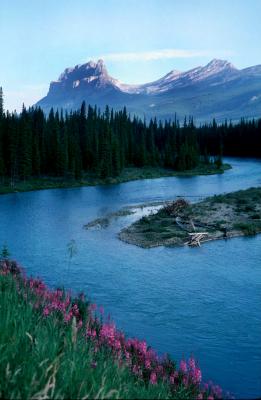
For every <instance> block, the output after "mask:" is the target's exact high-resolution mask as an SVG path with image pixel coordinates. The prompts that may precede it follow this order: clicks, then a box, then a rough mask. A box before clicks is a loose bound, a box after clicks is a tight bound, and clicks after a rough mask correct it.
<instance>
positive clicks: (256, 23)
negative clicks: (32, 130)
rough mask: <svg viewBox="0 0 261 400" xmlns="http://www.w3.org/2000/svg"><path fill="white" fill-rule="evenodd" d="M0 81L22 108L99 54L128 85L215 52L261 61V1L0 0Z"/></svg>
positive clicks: (242, 61)
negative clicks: (67, 71)
mask: <svg viewBox="0 0 261 400" xmlns="http://www.w3.org/2000/svg"><path fill="white" fill-rule="evenodd" d="M0 2H1V4H0V45H1V47H0V48H1V60H0V86H1V85H2V86H3V89H4V94H5V106H6V108H8V109H11V110H12V109H14V108H16V109H17V110H20V108H21V104H22V102H24V103H25V104H26V105H30V104H33V103H34V102H35V101H37V100H38V99H39V98H41V97H43V96H44V95H45V94H46V92H47V91H48V87H49V83H50V81H51V80H55V79H57V77H58V76H59V75H60V73H61V72H62V71H63V70H64V69H65V68H66V67H70V66H74V65H76V64H81V63H84V62H86V61H88V60H90V59H94V60H97V59H98V58H104V60H105V62H106V65H107V68H108V71H109V73H110V74H111V75H112V76H113V77H115V78H117V79H120V80H122V81H123V82H126V83H144V82H149V81H152V80H155V79H157V78H159V77H161V76H163V75H164V74H166V73H167V72H169V71H170V70H172V69H179V70H186V69H189V68H192V67H194V66H197V65H204V64H206V63H207V62H209V61H210V60H211V59H212V58H222V59H228V60H229V61H231V62H232V63H234V64H235V66H236V67H238V68H244V67H247V66H250V65H255V64H260V63H261V45H260V43H261V24H260V15H261V0H248V1H246V0H186V1H181V0H99V1H96V0H73V1H72V0H12V1H11V0H0Z"/></svg>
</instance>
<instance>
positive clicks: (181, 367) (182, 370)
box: [179, 360, 188, 373]
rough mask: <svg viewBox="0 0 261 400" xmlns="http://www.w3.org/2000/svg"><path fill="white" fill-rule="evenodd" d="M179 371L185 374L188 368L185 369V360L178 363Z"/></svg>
mask: <svg viewBox="0 0 261 400" xmlns="http://www.w3.org/2000/svg"><path fill="white" fill-rule="evenodd" d="M179 368H180V371H181V372H183V373H186V372H187V370H188V368H187V363H186V361H185V360H181V361H180V365H179Z"/></svg>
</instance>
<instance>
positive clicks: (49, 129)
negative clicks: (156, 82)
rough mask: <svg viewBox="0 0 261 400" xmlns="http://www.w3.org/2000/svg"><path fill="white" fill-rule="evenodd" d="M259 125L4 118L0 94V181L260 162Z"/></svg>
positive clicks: (94, 114)
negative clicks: (232, 159) (231, 160)
mask: <svg viewBox="0 0 261 400" xmlns="http://www.w3.org/2000/svg"><path fill="white" fill-rule="evenodd" d="M260 144H261V120H253V121H244V120H242V121H241V122H240V123H239V124H235V125H233V124H231V123H225V124H222V125H217V124H216V122H215V121H213V122H212V123H211V124H209V125H204V126H201V127H196V126H195V124H194V122H193V118H189V119H188V120H187V119H185V121H184V122H183V123H182V125H181V124H180V123H179V121H177V120H176V119H175V120H174V121H165V123H162V122H161V121H157V120H156V119H154V120H150V121H148V122H146V121H142V120H141V119H139V118H136V117H133V118H131V117H130V116H129V115H128V114H127V111H126V108H123V109H122V110H121V111H114V110H112V109H109V107H108V106H107V107H106V109H105V111H104V112H101V111H100V110H99V109H97V107H91V106H88V107H86V104H85V102H83V103H82V106H81V109H80V110H78V111H74V112H70V113H68V112H63V110H60V111H54V110H53V109H51V111H50V113H49V115H48V116H46V115H45V114H44V112H43V111H42V110H41V109H40V108H29V109H26V108H25V107H23V109H22V111H21V113H19V114H17V113H16V112H13V113H9V112H8V111H7V112H4V105H3V93H2V90H0V177H2V178H8V179H10V181H11V183H12V182H15V181H16V180H21V179H29V178H31V177H39V176H61V177H71V178H75V179H79V178H81V176H82V174H83V173H86V172H87V173H92V174H93V175H95V176H97V177H100V178H107V177H112V176H118V175H119V174H120V173H121V171H122V170H123V169H124V168H125V167H129V166H135V167H143V166H160V167H165V168H171V169H175V170H179V171H182V170H187V169H193V168H195V167H197V166H198V165H199V163H202V162H204V163H210V162H211V161H213V160H214V161H215V162H216V163H217V165H220V164H221V162H222V155H223V154H224V155H236V156H243V157H248V156H255V157H261V146H260Z"/></svg>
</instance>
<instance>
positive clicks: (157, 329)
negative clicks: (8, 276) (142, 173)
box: [0, 159, 261, 398]
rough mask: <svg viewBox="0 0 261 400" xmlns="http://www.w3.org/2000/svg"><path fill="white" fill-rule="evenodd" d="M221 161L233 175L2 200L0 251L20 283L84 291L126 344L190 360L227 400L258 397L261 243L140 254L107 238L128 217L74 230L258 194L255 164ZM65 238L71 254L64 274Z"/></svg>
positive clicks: (260, 173) (260, 169)
mask: <svg viewBox="0 0 261 400" xmlns="http://www.w3.org/2000/svg"><path fill="white" fill-rule="evenodd" d="M225 161H227V162H230V164H231V165H232V166H233V169H231V170H229V171H226V172H225V173H224V174H223V175H212V176H198V177H190V178H180V177H179V178H178V177H169V178H160V179H153V180H141V181H133V182H128V183H123V184H118V185H107V186H96V187H84V188H83V187H82V188H74V189H53V190H43V191H36V192H28V193H15V194H8V195H2V196H0V228H1V229H0V245H2V244H3V243H6V244H7V245H8V248H9V250H10V251H11V254H12V257H13V258H15V259H17V260H18V261H19V262H20V263H21V264H22V265H23V266H25V267H26V269H27V272H28V274H32V275H34V276H40V277H41V278H43V279H44V280H45V282H47V283H48V284H49V285H50V286H57V285H64V286H66V287H70V288H71V289H73V290H75V291H84V292H86V293H87V295H89V296H90V297H91V299H92V301H94V302H96V303H97V304H99V305H102V306H103V307H104V309H105V312H106V313H107V314H110V315H111V316H112V318H113V320H114V321H115V322H116V324H117V326H118V327H119V328H120V329H123V330H124V331H125V332H126V333H127V334H128V335H129V336H137V337H139V338H141V339H144V338H145V339H146V340H147V342H148V343H149V344H150V345H151V346H153V347H154V348H155V349H156V350H158V351H159V352H160V353H165V352H168V353H169V354H171V356H172V357H173V358H174V359H176V360H180V359H181V358H182V357H183V356H184V357H189V356H190V355H191V354H193V355H194V356H195V358H196V359H197V360H198V361H199V364H200V367H201V369H202V373H203V380H204V381H208V380H209V379H211V380H212V381H214V382H215V383H217V384H219V385H221V386H222V387H223V388H224V389H225V390H228V391H230V392H232V393H233V394H234V395H235V396H236V397H237V398H253V397H257V396H261V235H259V236H256V237H248V238H235V239H232V240H228V241H216V242H209V243H206V244H204V245H203V246H202V247H201V248H188V247H184V248H164V247H159V248H154V249H141V248H138V247H135V246H132V245H129V244H126V243H123V242H121V241H119V240H118V239H117V232H118V231H119V230H120V229H121V228H122V227H123V226H126V225H127V224H129V223H131V222H132V221H133V220H134V219H135V218H137V217H136V216H132V215H131V216H128V217H124V218H119V219H117V220H115V221H113V223H112V224H111V225H110V226H109V227H108V228H107V229H101V230H91V231H87V230H85V229H83V225H84V224H85V223H87V222H89V221H91V220H93V219H95V218H98V217H101V216H104V215H105V214H106V213H109V212H113V211H115V210H118V209H119V208H121V207H124V206H127V205H134V204H140V203H145V202H151V201H160V200H170V199H172V198H174V197H175V196H177V195H184V196H202V197H204V196H207V195H213V194H218V193H225V192H230V191H234V190H239V189H245V188H248V187H251V186H260V185H261V162H260V161H258V160H240V159H227V160H225ZM189 198H191V199H194V197H189ZM71 239H74V240H75V241H76V244H77V248H78V253H77V255H76V256H75V257H74V258H73V260H72V265H71V270H70V273H69V274H68V271H67V264H68V254H67V252H66V245H67V243H68V242H69V241H70V240H71Z"/></svg>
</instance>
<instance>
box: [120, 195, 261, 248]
mask: <svg viewBox="0 0 261 400" xmlns="http://www.w3.org/2000/svg"><path fill="white" fill-rule="evenodd" d="M199 232H201V233H204V235H203V237H202V240H201V243H202V242H205V241H210V240H217V239H223V238H226V239H228V238H232V237H236V236H247V235H255V234H257V233H260V232H261V188H250V189H247V190H240V191H237V192H233V193H228V194H225V195H218V196H213V197H209V198H207V199H205V200H203V201H201V202H199V203H195V204H189V203H188V202H186V201H182V200H177V201H175V202H169V203H167V204H166V205H165V206H163V207H162V208H161V209H160V210H159V211H158V212H157V213H156V214H153V215H149V216H145V217H142V218H141V219H140V220H138V221H136V222H134V223H133V224H132V225H131V226H129V227H127V228H124V229H123V230H122V231H121V232H120V233H119V238H120V239H121V240H122V241H125V242H127V243H130V244H134V245H136V246H140V247H144V248H150V247H157V246H182V245H185V244H193V243H191V237H192V236H193V233H199ZM194 244H195V243H194Z"/></svg>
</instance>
